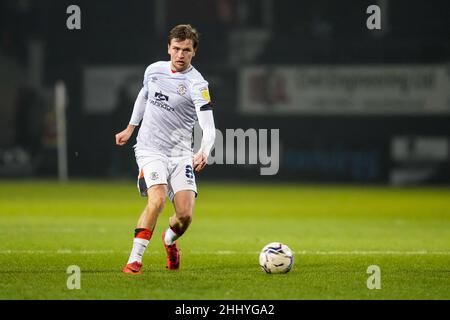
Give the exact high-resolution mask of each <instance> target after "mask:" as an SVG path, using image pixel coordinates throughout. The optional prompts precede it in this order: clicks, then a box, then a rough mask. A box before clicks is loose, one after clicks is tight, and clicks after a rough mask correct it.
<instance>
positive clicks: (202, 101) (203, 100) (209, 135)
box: [193, 81, 216, 172]
mask: <svg viewBox="0 0 450 320" xmlns="http://www.w3.org/2000/svg"><path fill="white" fill-rule="evenodd" d="M193 100H194V105H195V110H196V112H197V118H198V124H199V125H200V128H201V129H202V131H203V137H202V143H201V146H200V149H199V150H198V152H197V153H196V154H195V155H194V161H193V166H194V170H195V171H196V172H200V171H201V170H203V168H204V167H205V166H206V165H207V164H208V156H209V154H210V153H211V149H212V147H213V146H214V141H215V139H216V126H215V124H214V116H213V106H212V103H211V98H210V96H209V90H208V83H207V82H206V81H205V82H204V83H200V84H197V85H194V87H193Z"/></svg>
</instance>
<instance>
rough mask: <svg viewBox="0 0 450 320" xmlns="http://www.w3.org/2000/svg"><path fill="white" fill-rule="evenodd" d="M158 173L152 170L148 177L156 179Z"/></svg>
mask: <svg viewBox="0 0 450 320" xmlns="http://www.w3.org/2000/svg"><path fill="white" fill-rule="evenodd" d="M158 177H159V176H158V173H157V172H152V173H150V179H152V180H157V179H158Z"/></svg>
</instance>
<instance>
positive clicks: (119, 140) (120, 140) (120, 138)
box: [116, 125, 134, 146]
mask: <svg viewBox="0 0 450 320" xmlns="http://www.w3.org/2000/svg"><path fill="white" fill-rule="evenodd" d="M133 131H134V126H132V125H129V126H128V127H127V128H126V129H125V130H123V131H121V132H119V133H118V134H116V144H117V145H118V146H123V145H125V144H126V143H127V141H128V140H129V139H130V137H131V135H132V134H133Z"/></svg>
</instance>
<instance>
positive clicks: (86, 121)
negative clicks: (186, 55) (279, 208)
mask: <svg viewBox="0 0 450 320" xmlns="http://www.w3.org/2000/svg"><path fill="white" fill-rule="evenodd" d="M71 4H77V5H79V7H80V8H81V29H80V30H68V29H67V27H66V20H67V18H68V17H69V16H70V14H67V13H66V9H67V7H68V6H69V5H71ZM371 4H378V5H380V7H381V8H382V15H381V17H382V29H381V30H368V29H367V27H366V20H367V18H368V17H369V14H367V13H366V9H367V7H368V6H369V5H371ZM449 9H450V5H449V4H448V2H447V1H389V0H382V1H358V2H355V1H323V0H321V1H320V0H314V1H309V0H308V1H274V0H263V1H258V0H243V1H236V0H215V1H210V0H197V1H193V2H192V3H189V5H187V4H185V3H184V2H183V1H176V0H168V1H163V0H159V1H144V0H133V1H130V2H127V3H126V4H124V3H123V2H122V1H104V0H96V1H75V2H73V1H72V2H70V1H32V0H20V1H16V0H1V1H0V10H1V17H2V18H1V24H0V32H1V38H0V40H1V42H0V66H1V67H0V68H1V75H0V81H1V82H0V83H1V85H0V90H1V97H2V98H1V99H0V110H1V111H0V126H1V128H2V134H1V135H0V176H1V177H12V178H18V177H21V178H23V177H55V176H56V175H57V141H56V120H55V119H56V117H55V111H54V86H55V83H56V82H57V81H58V80H62V81H63V82H64V83H65V85H66V87H67V94H68V105H67V144H68V151H67V156H68V168H69V175H70V177H72V178H75V177H89V178H117V177H121V178H123V177H126V178H128V177H130V178H134V176H135V173H136V167H135V163H134V158H133V154H132V149H131V144H130V145H129V146H127V148H126V149H120V150H119V149H117V148H116V147H115V145H114V134H115V133H116V132H117V131H118V130H121V129H122V128H123V127H124V126H125V124H126V123H127V121H128V120H129V117H130V112H131V109H132V105H133V102H134V99H135V97H136V94H137V92H138V89H139V87H140V85H141V82H142V76H143V71H144V70H145V67H146V66H147V65H148V64H149V63H151V62H153V61H157V60H165V59H168V56H167V53H166V36H167V32H168V30H170V28H171V27H172V26H174V25H175V24H178V23H191V24H192V25H194V26H195V27H197V28H198V30H199V31H200V33H201V45H200V49H199V52H198V55H197V56H196V58H195V60H194V65H195V66H196V67H197V68H198V69H199V70H200V71H201V72H202V73H203V75H204V76H205V78H206V79H207V80H209V82H210V88H211V94H212V97H213V100H214V103H215V105H216V110H215V118H216V125H217V128H218V129H220V130H221V131H222V132H225V131H224V130H225V129H226V128H243V129H244V130H245V129H248V128H267V129H272V128H274V129H275V128H279V129H280V170H279V173H278V174H277V175H276V176H266V177H264V181H268V180H282V181H285V180H291V181H302V182H305V181H328V182H329V181H333V182H336V181H340V182H358V183H385V184H417V183H448V182H449V181H450V165H449V163H450V162H449V135H450V125H449V124H450V121H449V120H450V76H449V72H450V64H449V61H450V43H449V39H450V10H449ZM202 179H205V180H207V179H213V180H216V179H239V180H242V179H249V180H260V181H261V177H260V176H259V167H258V166H255V165H253V166H252V165H247V166H246V165H232V166H230V165H216V166H211V167H210V168H209V169H208V174H205V175H204V177H202Z"/></svg>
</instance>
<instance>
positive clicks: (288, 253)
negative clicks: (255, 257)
mask: <svg viewBox="0 0 450 320" xmlns="http://www.w3.org/2000/svg"><path fill="white" fill-rule="evenodd" d="M259 265H260V266H261V269H262V270H263V271H264V272H266V273H287V272H289V271H290V270H291V269H292V266H293V265H294V255H293V253H292V250H291V249H289V247H288V246H287V245H285V244H283V243H280V242H271V243H269V244H268V245H266V246H265V247H264V248H263V249H262V250H261V253H260V254H259Z"/></svg>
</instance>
